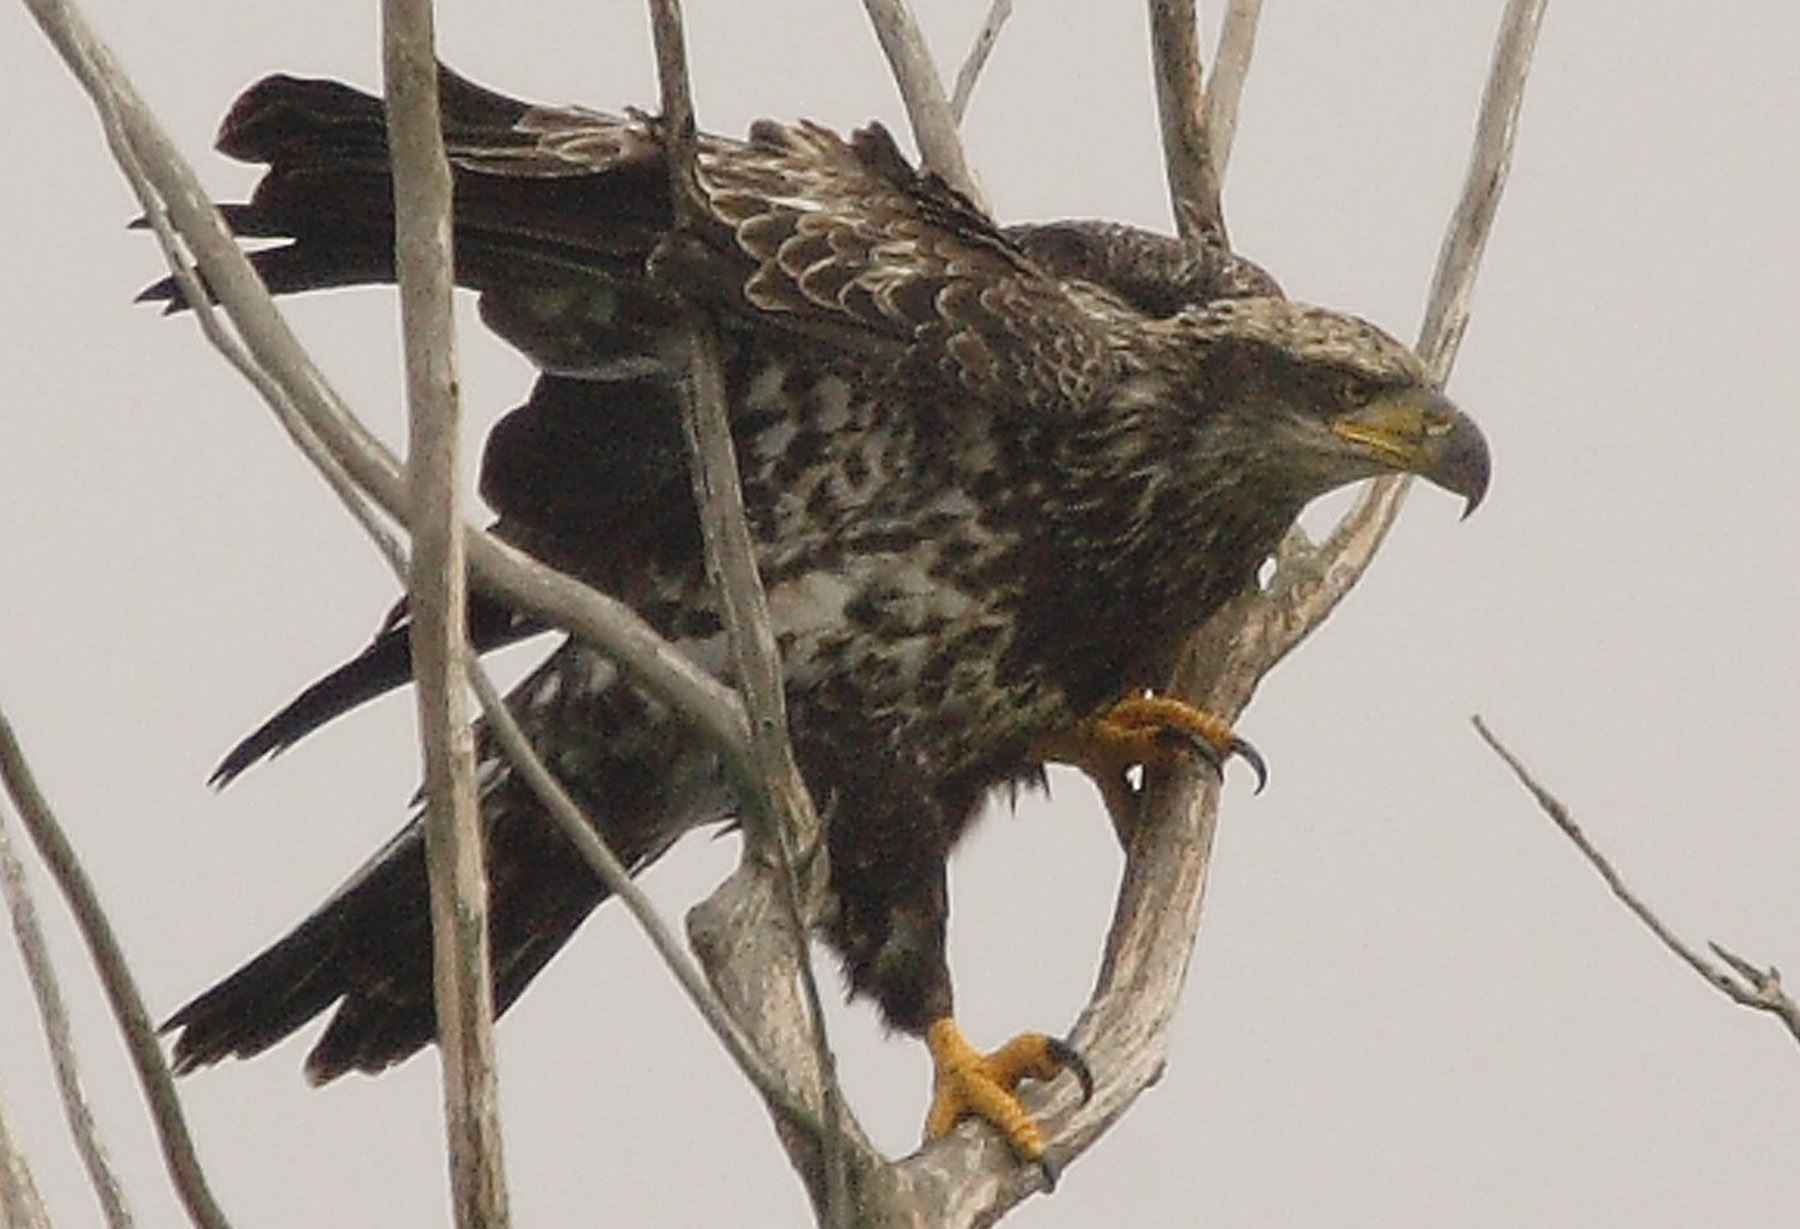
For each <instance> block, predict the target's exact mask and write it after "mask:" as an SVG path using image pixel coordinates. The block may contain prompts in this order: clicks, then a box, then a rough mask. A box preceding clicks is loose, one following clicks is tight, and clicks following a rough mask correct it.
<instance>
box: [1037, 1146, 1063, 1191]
mask: <svg viewBox="0 0 1800 1229" xmlns="http://www.w3.org/2000/svg"><path fill="white" fill-rule="evenodd" d="M1038 1172H1039V1173H1041V1174H1043V1175H1044V1194H1046V1195H1051V1194H1055V1193H1056V1179H1057V1177H1058V1176H1059V1175H1060V1173H1061V1171H1060V1170H1058V1169H1057V1168H1056V1162H1055V1161H1053V1160H1051V1159H1050V1154H1049V1153H1048V1152H1046V1153H1045V1154H1044V1155H1043V1156H1040V1157H1039V1158H1038Z"/></svg>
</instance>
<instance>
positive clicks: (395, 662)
mask: <svg viewBox="0 0 1800 1229" xmlns="http://www.w3.org/2000/svg"><path fill="white" fill-rule="evenodd" d="M397 615H398V617H390V619H389V620H388V622H387V623H386V624H385V625H384V626H383V628H382V630H381V632H380V634H379V635H377V636H376V637H375V639H374V640H373V641H371V642H370V643H369V647H368V648H366V649H364V650H363V651H362V652H361V653H359V654H357V655H356V656H355V657H353V658H351V659H350V660H349V661H347V662H345V663H344V664H343V665H341V666H339V667H338V668H337V669H335V670H333V671H332V672H331V673H330V674H327V675H325V676H324V677H323V678H321V679H319V680H318V681H316V682H314V683H313V684H312V685H311V686H309V687H307V688H306V690H304V691H302V692H301V693H300V694H299V695H297V696H295V697H294V698H293V699H292V700H291V701H289V702H288V704H287V705H286V706H285V707H283V708H282V709H281V711H280V712H278V713H276V714H275V715H274V716H273V717H270V718H269V719H268V720H267V721H265V722H263V723H262V724H261V725H260V726H258V727H256V729H254V730H252V731H251V732H250V733H249V734H248V735H246V736H245V737H244V738H243V739H242V740H241V741H240V742H239V743H238V744H237V745H236V746H235V747H233V748H232V749H231V750H230V751H228V752H226V753H225V758H224V759H222V760H220V761H219V766H218V767H217V768H215V769H213V773H212V776H210V777H208V778H207V784H208V785H211V786H213V787H215V788H217V789H224V788H225V787H226V786H227V785H230V784H231V783H232V782H233V781H235V780H236V779H237V778H238V777H239V776H241V775H242V774H243V773H244V772H245V771H246V770H247V769H249V768H250V767H252V766H253V765H255V764H256V763H257V762H258V761H260V760H263V759H268V758H273V757H274V756H277V755H280V754H281V753H282V752H283V751H286V750H287V749H288V748H289V747H291V746H293V745H294V744H295V743H297V742H299V741H300V740H301V739H303V738H305V737H306V736H307V735H308V734H311V733H312V732H313V731H314V730H316V729H318V728H319V727H320V726H323V725H325V724H326V723H328V722H330V721H332V720H334V719H335V718H337V717H340V716H342V715H343V714H345V713H348V712H350V711H351V710H353V709H355V708H358V707H360V706H362V705H364V704H366V703H368V702H369V701H370V700H373V699H375V698H376V697H378V696H382V695H386V694H387V693H388V692H390V691H392V690H394V689H395V688H396V687H401V686H404V685H405V684H407V683H409V682H411V681H412V676H413V669H412V627H411V624H410V623H409V622H408V621H407V620H406V618H405V615H404V603H402V605H401V607H399V608H397ZM468 619H469V632H468V635H469V644H470V647H472V648H473V649H474V650H475V651H476V652H477V653H487V652H490V651H492V650H494V649H499V648H504V647H505V646H506V645H509V644H513V643H515V642H517V641H520V640H524V639H526V638H527V637H530V636H534V635H536V634H537V633H539V632H541V631H544V630H546V628H545V625H544V624H543V623H540V622H539V621H537V620H536V619H533V618H531V617H530V616H528V615H521V614H518V613H516V612H514V611H513V610H511V609H509V608H508V607H506V606H503V605H501V604H500V603H499V602H496V601H494V600H493V599H492V598H489V597H485V596H483V595H482V594H480V593H471V594H470V595H469V614H468Z"/></svg>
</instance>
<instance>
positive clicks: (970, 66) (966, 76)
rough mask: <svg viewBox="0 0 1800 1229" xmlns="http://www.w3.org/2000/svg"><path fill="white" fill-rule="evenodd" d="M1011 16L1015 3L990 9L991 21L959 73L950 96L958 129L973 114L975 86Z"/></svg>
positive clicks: (997, 0)
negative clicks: (964, 118)
mask: <svg viewBox="0 0 1800 1229" xmlns="http://www.w3.org/2000/svg"><path fill="white" fill-rule="evenodd" d="M1011 16H1012V0H994V4H993V7H992V8H990V9H988V15H987V20H986V21H984V22H982V23H981V29H980V30H978V31H977V32H976V34H975V41H974V43H973V44H971V45H970V47H969V55H968V58H967V59H965V60H964V61H963V66H962V67H961V68H960V69H958V70H957V73H956V92H955V93H954V94H952V95H951V96H950V119H951V121H952V122H954V123H955V124H956V125H957V126H958V127H961V125H962V122H963V117H964V116H965V115H967V114H968V113H969V99H970V98H972V97H974V95H975V83H976V82H977V81H979V80H980V79H981V70H982V69H983V68H985V67H987V62H988V56H990V55H992V54H993V51H994V44H995V43H997V42H999V41H1000V27H1002V26H1004V25H1005V24H1006V22H1007V19H1008V18H1010V17H1011Z"/></svg>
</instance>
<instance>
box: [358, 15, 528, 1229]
mask: <svg viewBox="0 0 1800 1229" xmlns="http://www.w3.org/2000/svg"><path fill="white" fill-rule="evenodd" d="M435 41H436V39H435V34H434V31H433V22H432V11H431V3H430V0H385V3H383V5H382V51H383V54H382V63H383V76H384V78H385V85H386V96H387V121H388V124H387V131H388V158H389V161H390V163H391V164H392V173H393V194H394V272H395V281H396V282H397V283H398V285H399V290H400V319H401V325H402V333H403V341H404V348H405V355H406V402H407V429H408V441H407V480H408V486H409V496H410V504H411V509H412V517H411V519H410V521H409V527H410V528H411V530H412V538H413V559H412V572H411V576H410V577H409V578H408V583H407V596H408V605H409V610H410V612H411V615H412V619H411V628H410V632H409V635H410V637H411V641H412V661H413V680H414V682H415V683H416V687H415V688H414V694H415V695H416V696H417V702H418V708H419V741H420V744H421V747H422V750H423V753H424V761H425V772H424V776H425V811H424V816H423V823H424V828H425V861H426V869H427V877H426V878H427V884H428V886H429V894H430V899H431V936H432V944H431V947H432V986H433V999H434V1006H435V1010H436V1017H437V1039H438V1057H439V1062H440V1064H441V1067H442V1072H443V1095H444V1131H445V1135H446V1140H447V1145H448V1146H447V1152H448V1155H449V1160H450V1193H451V1204H452V1206H453V1208H454V1211H455V1217H456V1223H457V1224H458V1225H459V1226H461V1227H462V1229H476V1227H477V1226H494V1227H496V1229H499V1227H503V1226H505V1225H506V1224H507V1223H508V1221H509V1219H510V1217H509V1213H508V1210H507V1197H506V1171H505V1165H504V1147H503V1143H502V1138H503V1137H502V1135H501V1129H500V1090H499V1083H498V1076H497V1074H496V1058H495V1053H494V988H493V981H492V975H491V972H490V966H489V958H488V942H489V940H488V891H487V872H486V870H485V865H484V864H485V861H486V859H485V851H484V849H483V843H482V832H481V816H480V811H479V808H478V804H477V802H476V799H475V740H474V733H473V731H472V729H471V727H470V724H469V702H468V692H467V691H466V690H465V688H464V678H463V676H464V662H465V660H466V659H467V657H468V652H469V650H468V644H467V628H468V600H467V599H468V595H467V592H466V588H465V586H466V583H467V582H466V575H467V574H466V571H465V568H464V554H463V535H462V532H461V530H462V521H463V516H462V500H461V498H460V488H459V485H458V481H457V480H458V476H459V475H458V469H457V454H458V442H459V441H458V437H459V434H460V421H459V420H460V417H461V415H460V412H459V407H458V404H457V393H456V333H455V326H454V324H453V322H452V320H451V315H450V298H451V292H452V290H453V288H454V287H453V284H452V270H453V269H454V268H455V263H454V259H455V258H454V254H453V252H452V247H451V242H452V240H451V226H450V166H449V163H448V162H447V161H446V160H445V157H444V142H443V133H442V124H441V121H440V118H439V114H438V73H437V53H436V49H435Z"/></svg>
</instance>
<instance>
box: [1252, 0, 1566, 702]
mask: <svg viewBox="0 0 1800 1229" xmlns="http://www.w3.org/2000/svg"><path fill="white" fill-rule="evenodd" d="M1544 4H1545V0H1508V3H1507V6H1506V11H1505V13H1504V14H1503V15H1502V18H1501V23H1500V33H1499V37H1498V38H1497V39H1496V41H1495V44H1494V58H1493V63H1492V65H1491V67H1490V68H1489V70H1488V80H1487V86H1486V88H1485V90H1484V91H1483V93H1482V99H1481V114H1480V117H1479V118H1478V120H1477V121H1476V125H1475V143H1474V148H1473V151H1472V152H1471V154H1470V156H1469V170H1468V175H1467V176H1466V177H1465V179H1464V182H1463V191H1462V198H1461V200H1460V201H1458V203H1457V206H1456V212H1455V213H1454V214H1453V215H1452V217H1451V221H1450V226H1449V228H1448V230H1447V231H1446V232H1445V235H1444V242H1443V245H1442V246H1441V247H1440V249H1439V251H1438V263H1437V270H1436V272H1435V273H1434V274H1433V275H1432V281H1431V292H1430V296H1429V298H1428V299H1427V300H1426V305H1425V321H1424V324H1423V325H1422V326H1421V327H1420V330H1419V342H1418V347H1417V349H1418V352H1419V357H1420V358H1422V359H1424V360H1425V366H1426V368H1427V370H1429V371H1430V372H1431V378H1432V380H1433V382H1434V383H1436V384H1437V385H1438V386H1439V387H1442V386H1443V385H1444V384H1445V383H1446V382H1447V381H1448V380H1449V378H1450V369H1451V367H1452V365H1453V364H1454V363H1455V362H1456V351H1457V348H1458V346H1460V345H1461V344H1462V335H1463V330H1464V329H1465V328H1466V327H1467V326H1468V321H1469V300H1470V297H1471V295H1472V294H1473V293H1474V288H1475V275H1476V272H1477V271H1478V269H1479V267H1480V263H1481V253H1482V251H1483V249H1484V248H1485V247H1486V246H1487V237H1488V234H1489V232H1490V231H1491V230H1492V228H1493V222H1494V214H1495V211H1496V210H1497V209H1498V208H1499V204H1500V193H1501V190H1502V189H1503V188H1504V187H1505V186H1506V175H1507V171H1508V170H1509V169H1510V168H1511V166H1512V151H1513V145H1514V144H1515V142H1516V141H1517V139H1518V128H1519V110H1520V107H1521V106H1522V105H1523V103H1524V98H1525V81H1526V77H1527V74H1529V72H1530V71H1531V58H1532V53H1533V51H1534V50H1535V49H1536V46H1537V32H1538V27H1539V25H1540V24H1541V23H1542V21H1543V16H1544ZM1411 481H1412V480H1411V479H1410V478H1398V477H1396V478H1383V479H1379V480H1378V481H1376V482H1373V483H1371V484H1370V485H1369V489H1368V490H1367V491H1366V492H1365V493H1364V494H1363V497H1362V499H1361V500H1360V501H1358V503H1357V505H1356V506H1355V507H1354V508H1352V509H1351V511H1350V512H1349V513H1348V514H1347V515H1346V516H1345V517H1344V519H1343V520H1342V521H1340V522H1339V523H1338V525H1337V526H1336V527H1335V528H1334V529H1333V530H1332V532H1331V535H1330V536H1329V537H1328V538H1327V539H1326V541H1325V542H1324V543H1323V545H1322V546H1321V547H1320V549H1319V550H1318V551H1317V552H1316V554H1313V555H1311V556H1310V557H1309V558H1307V559H1306V560H1305V561H1304V566H1303V567H1299V568H1289V567H1283V568H1282V569H1281V570H1280V571H1279V572H1278V573H1277V577H1276V582H1275V586H1274V588H1275V590H1276V592H1275V593H1272V594H1271V598H1272V601H1271V603H1270V605H1271V607H1272V608H1273V609H1272V610H1271V611H1270V613H1269V615H1268V617H1267V623H1266V625H1265V628H1264V631H1265V633H1266V637H1267V638H1266V641H1265V649H1264V651H1265V652H1266V653H1268V654H1269V655H1270V657H1269V665H1270V666H1273V665H1274V664H1275V662H1277V661H1279V660H1280V659H1281V658H1282V657H1284V656H1286V655H1287V654H1288V653H1289V652H1291V651H1292V650H1293V649H1294V648H1295V646H1297V645H1298V644H1299V643H1300V642H1301V641H1302V640H1304V639H1305V638H1306V637H1307V635H1308V634H1310V633H1311V632H1312V630H1313V629H1314V628H1315V627H1317V626H1319V624H1320V623H1322V622H1324V621H1325V619H1326V618H1327V617H1329V616H1330V614H1331V612H1332V610H1333V609H1334V608H1335V607H1336V606H1337V604H1338V603H1339V602H1340V601H1342V600H1343V598H1344V596H1345V595H1346V594H1348V593H1349V592H1350V590H1351V589H1352V588H1354V587H1355V585H1356V582H1357V581H1358V580H1360V579H1361V578H1362V574H1363V573H1364V572H1365V571H1366V570H1367V569H1368V566H1369V564H1370V563H1371V562H1372V561H1373V560H1374V557H1375V552H1376V550H1378V549H1379V548H1380V546H1381V543H1382V542H1383V540H1385V539H1386V537H1387V532H1388V530H1389V528H1391V527H1392V525H1393V523H1394V518H1395V517H1396V516H1397V515H1398V514H1399V511H1400V504H1401V503H1402V501H1404V500H1405V498H1406V493H1407V491H1408V490H1409V489H1411ZM1284 573H1285V574H1284Z"/></svg>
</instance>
